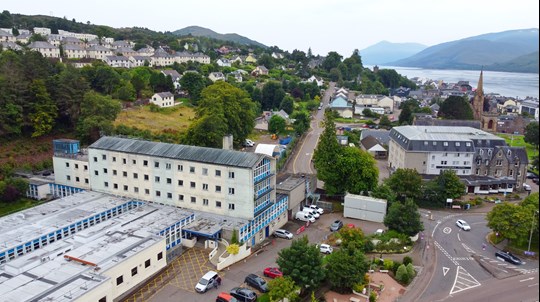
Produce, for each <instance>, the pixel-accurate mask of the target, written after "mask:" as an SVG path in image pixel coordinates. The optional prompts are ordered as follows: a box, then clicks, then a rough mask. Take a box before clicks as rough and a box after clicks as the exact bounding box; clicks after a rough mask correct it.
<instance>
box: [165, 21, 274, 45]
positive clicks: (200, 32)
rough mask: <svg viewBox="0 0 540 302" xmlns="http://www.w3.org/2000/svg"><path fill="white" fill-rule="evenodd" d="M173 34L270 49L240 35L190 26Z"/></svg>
mask: <svg viewBox="0 0 540 302" xmlns="http://www.w3.org/2000/svg"><path fill="white" fill-rule="evenodd" d="M172 33H173V34H175V35H177V36H188V35H192V36H194V37H207V38H212V39H217V40H223V41H230V42H235V43H238V44H241V45H253V46H259V47H263V48H267V47H268V46H266V45H264V44H262V43H259V42H257V41H253V40H251V39H249V38H246V37H244V36H241V35H239V34H219V33H217V32H215V31H213V30H211V29H208V28H204V27H200V26H188V27H185V28H182V29H179V30H175V31H173V32H172Z"/></svg>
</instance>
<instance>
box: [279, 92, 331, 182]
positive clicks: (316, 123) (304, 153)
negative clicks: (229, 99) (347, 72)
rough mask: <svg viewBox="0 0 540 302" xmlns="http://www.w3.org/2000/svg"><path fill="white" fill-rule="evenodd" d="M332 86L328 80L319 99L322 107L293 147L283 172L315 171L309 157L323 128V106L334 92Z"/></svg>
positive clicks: (306, 172)
mask: <svg viewBox="0 0 540 302" xmlns="http://www.w3.org/2000/svg"><path fill="white" fill-rule="evenodd" d="M334 88H335V83H334V82H330V84H329V85H328V89H327V90H326V91H325V93H324V95H323V96H322V99H321V103H322V106H321V107H322V109H320V110H318V111H317V112H316V113H315V114H313V118H312V119H311V129H310V130H309V131H308V132H307V133H306V135H305V137H304V139H303V140H302V141H300V142H299V143H300V146H298V147H297V148H296V149H295V151H294V153H293V157H292V159H291V160H290V161H289V163H288V165H287V167H286V168H285V172H287V173H293V174H314V173H315V170H314V169H313V166H312V164H311V159H312V158H313V152H314V151H315V148H317V143H318V142H319V137H320V136H321V134H322V132H323V130H324V126H323V123H322V122H323V121H324V108H326V107H327V106H328V103H329V102H330V98H331V97H332V95H333V93H334Z"/></svg>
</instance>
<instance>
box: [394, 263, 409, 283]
mask: <svg viewBox="0 0 540 302" xmlns="http://www.w3.org/2000/svg"><path fill="white" fill-rule="evenodd" d="M396 280H397V281H398V282H400V283H401V284H409V281H410V278H409V273H408V272H407V267H406V266H405V265H404V264H402V265H400V266H399V268H398V270H397V272H396Z"/></svg>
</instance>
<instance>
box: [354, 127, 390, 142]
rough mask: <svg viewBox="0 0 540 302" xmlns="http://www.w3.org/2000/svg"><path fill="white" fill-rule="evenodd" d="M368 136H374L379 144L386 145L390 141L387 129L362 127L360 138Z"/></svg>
mask: <svg viewBox="0 0 540 302" xmlns="http://www.w3.org/2000/svg"><path fill="white" fill-rule="evenodd" d="M368 136H373V137H374V138H376V139H377V141H379V144H381V145H388V143H389V142H390V131H388V130H382V129H379V130H369V129H364V130H362V132H361V134H360V140H362V139H364V138H366V137H368Z"/></svg>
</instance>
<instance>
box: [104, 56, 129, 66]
mask: <svg viewBox="0 0 540 302" xmlns="http://www.w3.org/2000/svg"><path fill="white" fill-rule="evenodd" d="M104 61H105V63H107V65H109V66H111V67H123V68H129V67H130V62H129V58H128V57H124V56H106V57H105V60H104Z"/></svg>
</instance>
